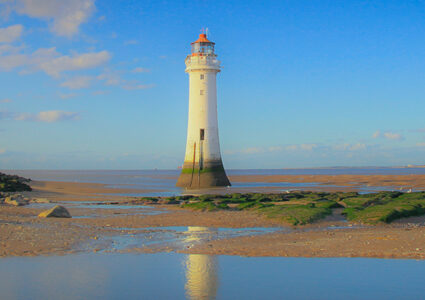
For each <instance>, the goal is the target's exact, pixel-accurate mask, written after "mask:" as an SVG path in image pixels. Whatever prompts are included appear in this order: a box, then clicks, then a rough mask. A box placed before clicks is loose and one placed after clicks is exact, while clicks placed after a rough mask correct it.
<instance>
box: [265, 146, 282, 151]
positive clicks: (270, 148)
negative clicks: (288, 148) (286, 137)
mask: <svg viewBox="0 0 425 300" xmlns="http://www.w3.org/2000/svg"><path fill="white" fill-rule="evenodd" d="M268 150H269V151H270V152H279V151H282V150H283V147H281V146H272V147H269V149H268Z"/></svg>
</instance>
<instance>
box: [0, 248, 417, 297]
mask: <svg viewBox="0 0 425 300" xmlns="http://www.w3.org/2000/svg"><path fill="white" fill-rule="evenodd" d="M424 276H425V261H414V260H394V259H365V258H278V257H276V258H274V257H267V258H265V257H259V258H258V257H253V258H246V257H238V256H208V255H198V254H191V255H186V254H176V253H167V254H165V253H159V254H83V255H68V256H53V257H17V258H2V259H0V278H1V280H0V293H1V294H0V295H1V299H4V300H9V299H34V300H37V299H423V295H424V292H425V291H424V289H425V288H424V286H423V278H424Z"/></svg>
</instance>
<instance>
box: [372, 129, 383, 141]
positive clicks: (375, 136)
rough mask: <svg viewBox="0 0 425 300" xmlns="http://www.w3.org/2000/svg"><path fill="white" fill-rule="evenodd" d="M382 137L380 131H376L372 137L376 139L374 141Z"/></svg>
mask: <svg viewBox="0 0 425 300" xmlns="http://www.w3.org/2000/svg"><path fill="white" fill-rule="evenodd" d="M380 136H381V132H380V131H379V130H378V131H375V133H374V134H373V135H372V137H373V138H374V139H377V138H379V137H380Z"/></svg>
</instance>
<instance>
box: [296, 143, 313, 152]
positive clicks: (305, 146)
mask: <svg viewBox="0 0 425 300" xmlns="http://www.w3.org/2000/svg"><path fill="white" fill-rule="evenodd" d="M300 148H301V150H305V151H312V150H313V149H314V148H317V145H316V144H301V145H300Z"/></svg>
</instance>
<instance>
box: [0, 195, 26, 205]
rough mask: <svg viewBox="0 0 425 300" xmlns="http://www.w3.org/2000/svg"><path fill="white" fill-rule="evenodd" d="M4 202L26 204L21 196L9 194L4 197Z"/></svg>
mask: <svg viewBox="0 0 425 300" xmlns="http://www.w3.org/2000/svg"><path fill="white" fill-rule="evenodd" d="M4 203H6V204H9V205H14V206H23V205H27V204H28V202H27V201H25V199H24V198H23V197H21V196H9V197H6V198H5V199H4Z"/></svg>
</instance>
